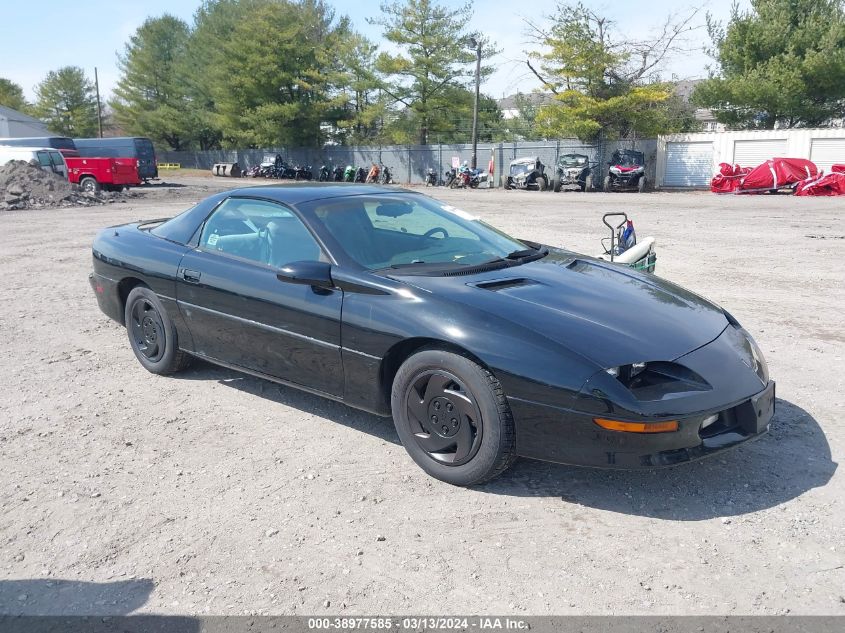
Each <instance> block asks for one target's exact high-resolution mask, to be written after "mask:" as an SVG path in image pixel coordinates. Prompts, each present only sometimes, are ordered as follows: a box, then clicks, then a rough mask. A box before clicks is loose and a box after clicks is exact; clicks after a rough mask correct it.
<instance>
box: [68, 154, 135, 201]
mask: <svg viewBox="0 0 845 633" xmlns="http://www.w3.org/2000/svg"><path fill="white" fill-rule="evenodd" d="M65 162H66V163H67V171H68V180H70V181H71V182H73V183H76V184H78V185H79V188H80V189H82V190H83V191H89V192H91V193H96V192H98V191H100V189H104V190H106V191H120V190H121V189H123V188H124V187H127V186H129V185H140V184H141V178H140V177H139V176H138V159H137V158H73V157H65Z"/></svg>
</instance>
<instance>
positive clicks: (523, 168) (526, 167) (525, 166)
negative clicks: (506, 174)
mask: <svg viewBox="0 0 845 633" xmlns="http://www.w3.org/2000/svg"><path fill="white" fill-rule="evenodd" d="M533 169H534V163H516V164H511V176H516V175H518V174H524V173H526V172H529V171H532V170H533Z"/></svg>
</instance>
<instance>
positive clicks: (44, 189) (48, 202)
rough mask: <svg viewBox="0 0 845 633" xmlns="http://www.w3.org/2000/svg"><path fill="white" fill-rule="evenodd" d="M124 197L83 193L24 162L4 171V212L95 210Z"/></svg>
mask: <svg viewBox="0 0 845 633" xmlns="http://www.w3.org/2000/svg"><path fill="white" fill-rule="evenodd" d="M120 197H122V196H121V194H117V193H110V192H100V193H98V194H92V193H87V192H84V191H80V190H79V188H78V187H77V186H76V185H74V184H71V183H69V182H68V181H67V180H65V179H64V178H62V177H61V176H60V175H58V174H54V173H53V172H48V171H44V170H43V169H40V168H38V167H35V166H34V165H30V164H29V163H27V162H24V161H21V160H13V161H11V162H9V163H6V164H5V165H4V166H2V167H0V211H2V210H12V209H44V208H48V207H72V206H91V205H94V204H105V203H109V202H115V201H116V200H117V199H119V198H120Z"/></svg>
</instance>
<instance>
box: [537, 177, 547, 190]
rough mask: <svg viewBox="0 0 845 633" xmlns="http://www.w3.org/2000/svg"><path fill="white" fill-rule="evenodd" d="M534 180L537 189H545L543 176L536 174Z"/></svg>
mask: <svg viewBox="0 0 845 633" xmlns="http://www.w3.org/2000/svg"><path fill="white" fill-rule="evenodd" d="M534 182H536V183H537V191H545V190H546V179H545V178H544V177H543V176H537V180H535V181H534Z"/></svg>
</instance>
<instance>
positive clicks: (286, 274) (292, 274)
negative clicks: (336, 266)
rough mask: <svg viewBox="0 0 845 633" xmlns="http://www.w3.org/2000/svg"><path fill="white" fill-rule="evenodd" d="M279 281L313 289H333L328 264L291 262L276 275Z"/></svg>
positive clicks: (329, 265)
mask: <svg viewBox="0 0 845 633" xmlns="http://www.w3.org/2000/svg"><path fill="white" fill-rule="evenodd" d="M276 277H277V278H278V280H279V281H284V282H285V283H289V284H302V285H304V286H313V287H315V288H323V289H328V288H334V282H333V281H332V265H331V264H329V263H328V262H291V263H289V264H285V265H284V266H282V268H281V270H280V271H279V272H278V273H276Z"/></svg>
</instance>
